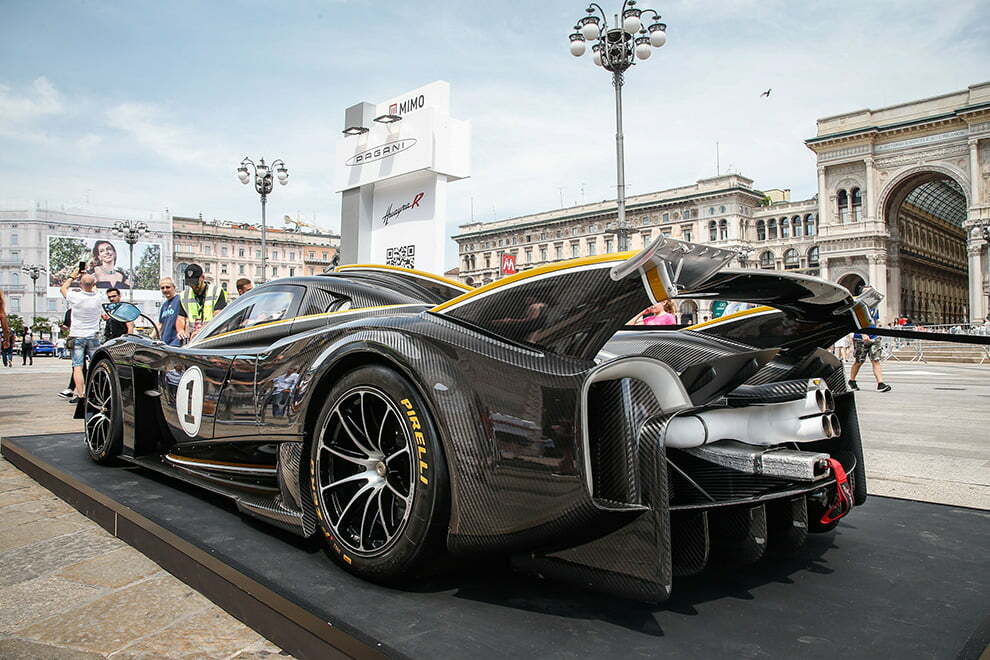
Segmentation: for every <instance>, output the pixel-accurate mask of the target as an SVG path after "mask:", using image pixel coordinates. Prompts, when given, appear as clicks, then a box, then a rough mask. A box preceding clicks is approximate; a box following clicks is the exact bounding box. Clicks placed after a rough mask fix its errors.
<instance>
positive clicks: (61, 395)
mask: <svg viewBox="0 0 990 660" xmlns="http://www.w3.org/2000/svg"><path fill="white" fill-rule="evenodd" d="M74 394H75V392H73V391H72V390H70V389H64V390H62V391H61V392H59V393H58V394H56V395H55V396H57V397H58V398H60V399H63V400H65V401H68V400H69V399H71V398H72V397H73V395H74Z"/></svg>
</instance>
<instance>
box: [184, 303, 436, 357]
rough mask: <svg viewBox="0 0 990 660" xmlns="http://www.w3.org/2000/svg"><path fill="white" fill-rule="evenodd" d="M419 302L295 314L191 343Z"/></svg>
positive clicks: (202, 342) (195, 343) (409, 305)
mask: <svg viewBox="0 0 990 660" xmlns="http://www.w3.org/2000/svg"><path fill="white" fill-rule="evenodd" d="M416 304H418V303H403V304H400V305H378V306H377V307H352V308H351V309H343V310H341V311H339V312H323V313H321V314H306V315H304V316H293V317H292V318H290V319H282V320H280V321H269V322H268V323H259V324H258V325H252V326H251V327H250V328H238V329H237V330H228V331H227V332H222V333H220V334H219V335H213V336H212V337H207V338H206V339H202V340H199V341H195V342H192V343H190V344H189V346H190V347H192V346H194V345H195V346H199V345H200V344H205V343H206V342H209V341H213V340H214V339H219V338H220V337H226V336H228V335H236V334H237V333H239V332H248V331H249V330H257V329H258V328H267V327H269V326H273V325H280V324H282V323H292V322H293V321H302V320H304V319H315V318H319V317H321V316H326V317H330V316H334V315H336V314H349V313H351V312H370V311H373V310H376V309H390V308H392V307H412V306H413V305H416Z"/></svg>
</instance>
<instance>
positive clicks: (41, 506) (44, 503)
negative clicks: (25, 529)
mask: <svg viewBox="0 0 990 660" xmlns="http://www.w3.org/2000/svg"><path fill="white" fill-rule="evenodd" d="M75 512H76V511H75V509H73V508H72V507H71V506H69V505H68V504H66V503H65V502H62V501H61V500H58V499H47V500H31V501H28V502H21V503H20V504H12V505H10V506H5V507H3V508H0V530H7V529H11V528H13V527H17V526H18V525H23V524H25V523H29V522H34V521H37V520H53V519H55V518H57V517H64V519H66V520H71V518H69V517H68V516H69V514H71V513H75ZM77 520H78V519H77Z"/></svg>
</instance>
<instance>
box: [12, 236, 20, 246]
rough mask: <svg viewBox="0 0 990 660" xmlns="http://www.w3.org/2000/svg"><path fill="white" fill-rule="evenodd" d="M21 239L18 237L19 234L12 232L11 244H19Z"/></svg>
mask: <svg viewBox="0 0 990 660" xmlns="http://www.w3.org/2000/svg"><path fill="white" fill-rule="evenodd" d="M19 240H20V239H19V238H18V237H17V234H11V235H10V244H11V245H17V244H18V241H19Z"/></svg>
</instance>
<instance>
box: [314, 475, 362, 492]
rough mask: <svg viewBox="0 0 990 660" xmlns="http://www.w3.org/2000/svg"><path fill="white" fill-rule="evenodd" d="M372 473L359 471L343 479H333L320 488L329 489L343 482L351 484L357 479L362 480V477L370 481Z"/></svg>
mask: <svg viewBox="0 0 990 660" xmlns="http://www.w3.org/2000/svg"><path fill="white" fill-rule="evenodd" d="M372 474H373V473H369V472H358V473H357V474H352V475H351V476H349V477H344V478H343V479H337V481H332V482H330V483H328V484H327V485H326V486H320V488H321V489H323V490H328V489H330V488H336V487H337V486H340V485H342V484H349V483H353V482H355V481H360V480H362V479H364V480H365V481H370V480H371V475H372Z"/></svg>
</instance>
